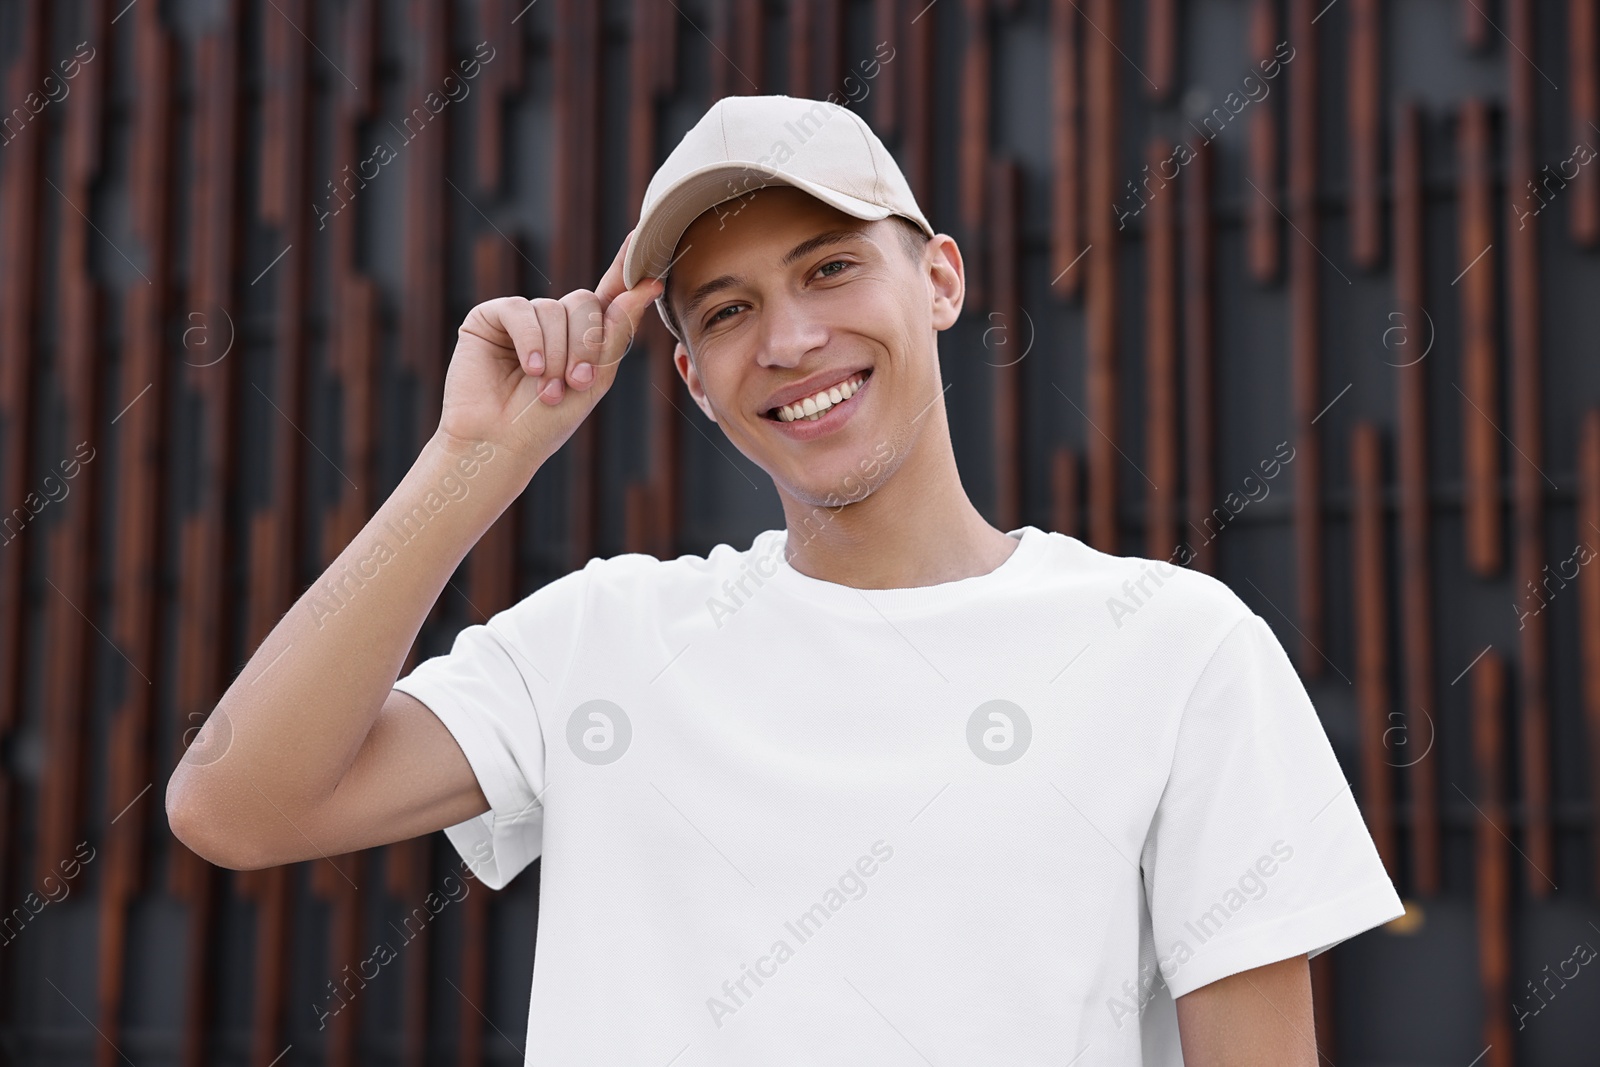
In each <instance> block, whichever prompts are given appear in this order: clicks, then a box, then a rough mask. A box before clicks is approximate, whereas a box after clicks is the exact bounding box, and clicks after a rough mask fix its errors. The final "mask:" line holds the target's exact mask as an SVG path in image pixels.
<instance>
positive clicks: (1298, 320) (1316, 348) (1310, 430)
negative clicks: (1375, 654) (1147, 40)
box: [1256, 0, 1326, 677]
mask: <svg viewBox="0 0 1600 1067" xmlns="http://www.w3.org/2000/svg"><path fill="white" fill-rule="evenodd" d="M1320 8H1321V5H1320V4H1316V3H1314V0H1290V3H1289V39H1290V40H1292V41H1294V42H1295V45H1294V47H1295V51H1296V55H1295V58H1294V61H1293V62H1292V63H1290V64H1289V65H1288V67H1289V69H1288V78H1289V196H1288V205H1287V207H1286V208H1285V214H1287V215H1288V216H1289V220H1290V221H1291V222H1292V223H1293V225H1294V228H1295V231H1296V233H1295V237H1296V239H1295V240H1294V241H1293V242H1291V243H1290V245H1289V321H1290V341H1289V349H1290V355H1289V359H1290V378H1291V388H1292V389H1293V398H1292V410H1293V413H1294V414H1293V419H1294V424H1293V433H1294V455H1295V461H1294V497H1293V508H1294V512H1293V522H1294V544H1295V591H1296V593H1297V594H1298V603H1297V604H1296V609H1297V611H1296V614H1297V615H1298V617H1299V623H1298V626H1297V627H1296V629H1298V630H1299V632H1300V641H1301V644H1300V655H1299V658H1298V665H1299V667H1300V669H1301V671H1302V672H1304V673H1305V674H1306V675H1308V676H1311V677H1318V676H1320V675H1321V674H1322V671H1323V667H1324V666H1325V663H1326V661H1325V660H1324V659H1323V656H1322V653H1321V652H1320V651H1319V649H1320V648H1321V646H1322V643H1323V638H1322V630H1323V626H1322V574H1323V569H1324V568H1323V561H1322V448H1321V438H1320V436H1319V434H1318V431H1317V427H1316V426H1315V425H1313V424H1312V421H1311V420H1312V419H1314V418H1316V417H1317V414H1318V413H1319V412H1320V411H1321V409H1322V407H1323V404H1324V403H1325V401H1324V399H1323V397H1322V391H1321V382H1320V377H1321V369H1322V345H1321V340H1320V331H1321V325H1322V308H1321V299H1320V278H1319V272H1320V270H1321V267H1322V253H1321V252H1319V251H1318V250H1317V238H1318V236H1319V228H1318V225H1317V222H1318V217H1317V167H1318V161H1317V40H1316V33H1317V30H1316V27H1315V26H1314V25H1312V20H1313V19H1314V18H1316V14H1317V11H1318V10H1319V9H1320ZM1256 199H1257V200H1260V199H1261V198H1260V197H1256Z"/></svg>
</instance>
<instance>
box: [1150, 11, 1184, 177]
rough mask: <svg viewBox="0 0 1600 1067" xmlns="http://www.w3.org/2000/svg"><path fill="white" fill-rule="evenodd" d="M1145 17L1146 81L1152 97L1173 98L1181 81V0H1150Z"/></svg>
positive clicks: (1160, 98) (1153, 98) (1156, 98)
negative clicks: (1179, 66) (1179, 46)
mask: <svg viewBox="0 0 1600 1067" xmlns="http://www.w3.org/2000/svg"><path fill="white" fill-rule="evenodd" d="M1144 18H1145V22H1144V35H1145V36H1144V54H1145V74H1146V75H1147V76H1148V77H1149V81H1147V82H1145V85H1146V87H1147V88H1148V89H1149V91H1150V92H1149V95H1150V99H1152V100H1162V101H1164V100H1170V99H1171V98H1172V91H1173V89H1174V88H1175V87H1176V86H1177V84H1178V0H1150V2H1149V5H1148V7H1147V9H1146V11H1145V16H1144ZM1151 82H1154V83H1155V84H1154V85H1152V84H1150V83H1151ZM1162 158H1163V159H1165V158H1166V157H1165V156H1163V157H1162Z"/></svg>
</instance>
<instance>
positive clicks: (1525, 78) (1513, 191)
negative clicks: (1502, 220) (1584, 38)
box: [1505, 0, 1555, 898]
mask: <svg viewBox="0 0 1600 1067" xmlns="http://www.w3.org/2000/svg"><path fill="white" fill-rule="evenodd" d="M1505 15H1506V18H1505V29H1506V36H1507V37H1508V38H1509V40H1510V41H1511V43H1512V44H1513V45H1515V48H1516V50H1518V51H1519V52H1520V53H1521V54H1519V55H1518V56H1517V57H1516V58H1515V59H1508V60H1507V62H1506V71H1507V78H1508V81H1509V83H1510V87H1509V89H1510V91H1509V93H1508V99H1509V107H1508V115H1507V127H1508V130H1507V132H1508V144H1507V153H1506V159H1507V167H1506V174H1507V177H1508V179H1509V180H1508V181H1507V182H1506V192H1507V197H1508V199H1509V200H1510V201H1511V203H1512V204H1513V206H1515V205H1517V204H1520V203H1521V201H1522V197H1523V195H1524V190H1526V189H1527V188H1528V183H1529V182H1530V181H1532V180H1533V179H1534V173H1535V171H1536V169H1537V164H1536V162H1535V160H1536V158H1537V152H1538V136H1537V124H1538V95H1537V94H1538V87H1539V81H1538V80H1539V78H1540V75H1539V73H1538V72H1537V71H1536V70H1535V69H1534V66H1533V63H1534V60H1533V59H1532V58H1524V57H1532V56H1534V55H1535V54H1536V52H1537V47H1536V45H1535V41H1536V40H1537V38H1536V37H1535V35H1534V3H1533V0H1508V2H1507V5H1506V12H1505ZM1538 234H1539V225H1538V221H1537V220H1536V219H1533V220H1529V221H1528V225H1527V226H1525V227H1520V226H1519V227H1516V228H1513V227H1510V226H1508V227H1506V253H1507V257H1508V261H1507V268H1506V271H1507V277H1506V282H1507V285H1508V286H1509V297H1510V309H1509V316H1510V317H1509V322H1508V326H1509V337H1510V341H1511V350H1510V352H1509V361H1510V363H1509V365H1510V369H1511V397H1510V400H1511V418H1510V427H1509V430H1510V437H1511V441H1512V443H1513V445H1514V446H1515V451H1516V453H1517V459H1516V460H1515V461H1514V462H1512V464H1511V471H1510V474H1511V483H1512V488H1511V492H1512V511H1513V520H1512V528H1513V529H1514V530H1515V531H1516V532H1515V535H1514V540H1513V544H1512V552H1513V559H1514V566H1513V576H1514V578H1515V581H1514V583H1513V584H1514V588H1516V589H1517V590H1518V591H1519V592H1520V591H1522V590H1525V589H1537V588H1539V586H1540V581H1541V579H1542V578H1543V575H1542V573H1541V572H1542V570H1543V567H1544V514H1543V508H1544V480H1545V475H1544V473H1543V471H1542V469H1541V468H1542V467H1543V464H1544V449H1543V445H1542V440H1541V434H1540V431H1541V429H1542V426H1543V419H1542V417H1541V415H1540V410H1539V408H1540V390H1541V389H1542V383H1543V380H1544V377H1543V374H1542V372H1541V370H1540V351H1539V347H1540V330H1539V313H1540V292H1541V289H1542V286H1541V283H1540V278H1539V241H1538ZM1545 619H1546V615H1545V614H1544V613H1543V612H1539V613H1534V614H1529V615H1528V616H1527V617H1526V618H1525V619H1524V621H1523V623H1522V625H1521V627H1520V629H1519V631H1518V637H1519V646H1518V652H1519V662H1518V664H1517V667H1518V670H1517V681H1518V686H1517V704H1518V711H1519V714H1520V718H1521V738H1520V742H1521V749H1522V782H1523V797H1522V801H1523V809H1522V810H1523V812H1524V818H1525V820H1526V821H1525V824H1524V828H1523V832H1524V839H1525V843H1526V845H1527V848H1526V850H1525V851H1526V855H1527V867H1526V868H1525V870H1524V881H1525V884H1526V887H1527V890H1528V892H1529V894H1531V895H1532V896H1534V897H1536V898H1541V897H1544V896H1545V895H1547V894H1548V893H1549V892H1550V889H1551V885H1550V881H1549V878H1548V877H1547V875H1546V873H1544V872H1548V871H1550V870H1551V869H1552V868H1553V867H1554V865H1555V836H1554V833H1553V831H1552V829H1551V825H1550V793H1551V783H1550V694H1549V669H1550V668H1549V648H1548V641H1547V637H1546V630H1545Z"/></svg>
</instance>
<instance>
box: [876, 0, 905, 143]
mask: <svg viewBox="0 0 1600 1067" xmlns="http://www.w3.org/2000/svg"><path fill="white" fill-rule="evenodd" d="M900 3H901V0H876V10H877V20H876V27H877V28H876V36H877V41H875V42H874V43H873V49H874V55H876V54H877V48H878V46H879V45H888V46H889V47H890V48H891V49H894V51H892V52H890V53H889V54H890V55H891V56H894V55H897V54H898V51H899V49H900V47H902V46H903V45H904V44H905V27H904V25H903V22H904V17H903V15H902V13H901V10H900ZM901 66H904V64H902V65H901ZM901 66H895V64H894V63H893V61H892V60H891V61H890V62H889V63H887V64H886V65H885V66H884V67H882V68H881V69H880V71H879V73H878V77H877V79H876V81H875V83H874V88H873V90H872V107H873V111H872V126H873V129H875V130H877V131H878V136H879V137H881V138H883V140H884V141H885V142H886V143H888V142H891V141H893V140H894V139H895V138H896V137H897V136H899V133H900V70H901Z"/></svg>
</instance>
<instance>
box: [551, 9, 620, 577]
mask: <svg viewBox="0 0 1600 1067" xmlns="http://www.w3.org/2000/svg"><path fill="white" fill-rule="evenodd" d="M556 36H557V39H558V40H560V41H561V42H563V45H564V47H562V48H559V49H557V50H556V53H555V71H554V73H555V84H556V95H555V101H554V104H555V143H556V145H557V146H559V148H558V150H559V151H561V152H562V153H563V162H564V165H563V166H562V167H560V168H557V172H556V184H555V197H556V200H555V204H554V211H555V215H554V218H555V222H556V248H555V253H556V265H557V271H556V273H555V277H554V281H555V288H556V293H555V295H557V296H559V295H561V294H564V293H567V292H570V291H571V290H573V289H576V288H579V287H582V288H585V289H592V288H594V286H595V283H596V282H598V281H599V273H598V270H597V267H598V260H597V249H598V242H599V225H598V212H599V202H598V199H597V196H598V193H597V186H598V179H599V173H600V164H599V143H598V140H597V136H596V135H597V127H598V124H599V119H600V111H599V103H598V101H599V97H600V89H601V83H600V10H599V8H598V7H597V6H595V5H592V4H588V3H584V2H582V0H561V2H560V3H559V4H558V5H557V7H556ZM607 258H608V259H609V257H607ZM607 410H608V409H606V408H605V407H604V406H602V407H601V408H599V409H597V410H596V411H595V412H594V413H593V414H592V415H591V416H590V417H589V418H587V419H585V420H584V421H583V422H582V424H580V425H579V427H578V428H577V430H576V431H574V433H573V435H572V439H571V440H570V441H569V442H568V443H567V445H566V447H565V448H563V449H562V451H563V452H565V453H567V463H568V470H569V471H570V472H571V474H570V487H571V496H570V506H571V509H572V510H571V514H570V518H571V526H572V542H571V552H570V557H569V563H570V565H571V566H572V568H573V569H577V568H579V567H582V566H583V565H584V564H585V563H586V562H587V561H588V560H589V559H590V558H591V557H592V556H593V555H594V554H595V551H596V545H597V534H596V531H597V527H598V516H599V494H598V492H597V491H596V487H595V484H594V481H595V478H596V477H597V471H598V470H599V467H598V465H597V460H596V452H597V450H598V442H599V440H600V433H599V428H600V425H601V424H602V422H603V421H604V420H605V418H606V411H607Z"/></svg>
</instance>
